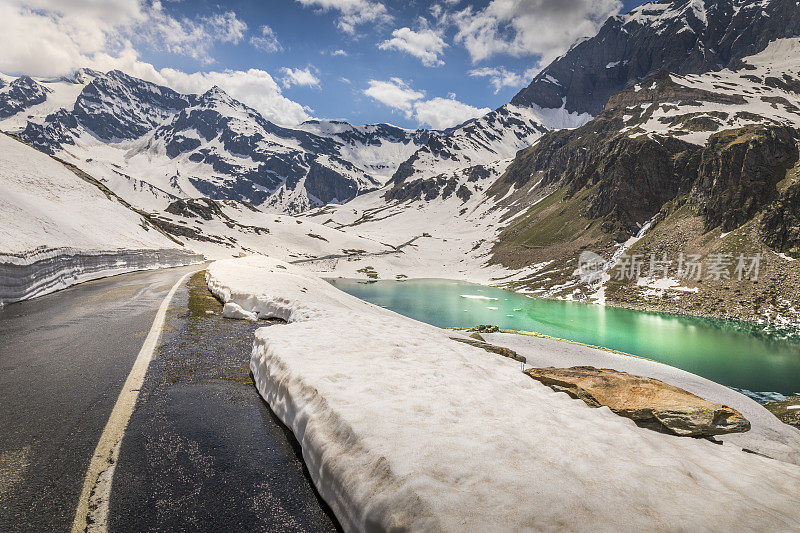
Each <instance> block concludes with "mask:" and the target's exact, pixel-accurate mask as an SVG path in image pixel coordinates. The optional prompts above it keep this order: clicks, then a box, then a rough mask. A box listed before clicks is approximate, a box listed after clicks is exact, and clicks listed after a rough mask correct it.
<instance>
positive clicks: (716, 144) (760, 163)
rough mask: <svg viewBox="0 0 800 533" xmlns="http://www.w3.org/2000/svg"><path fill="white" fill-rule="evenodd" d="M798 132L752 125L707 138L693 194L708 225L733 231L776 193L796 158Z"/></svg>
mask: <svg viewBox="0 0 800 533" xmlns="http://www.w3.org/2000/svg"><path fill="white" fill-rule="evenodd" d="M796 137H797V132H794V131H792V130H790V129H789V128H785V127H769V128H763V127H748V128H742V129H736V130H727V131H723V132H720V133H717V134H714V135H712V136H711V137H710V138H709V141H708V144H707V145H706V146H705V147H704V149H703V152H702V160H701V162H700V167H699V169H698V178H697V183H696V185H695V187H694V191H695V194H693V195H692V202H693V203H696V205H697V206H698V212H699V213H700V214H701V215H703V217H704V218H705V223H706V229H711V228H715V227H717V226H721V227H722V230H723V231H731V230H734V229H736V228H738V227H739V226H741V225H742V224H744V223H745V222H746V221H748V220H750V219H751V218H753V216H754V215H755V214H756V213H757V212H758V211H760V210H761V209H763V208H764V207H765V206H766V205H767V204H768V203H770V202H772V201H773V200H775V199H776V198H777V196H778V192H777V190H776V188H775V186H776V184H777V183H778V182H779V181H781V180H782V179H783V178H784V176H785V175H786V170H787V169H789V168H791V167H792V166H794V164H795V163H796V162H797V160H798V150H797V142H796V140H795V138H796ZM779 209H780V208H778V207H776V208H775V212H777V210H779ZM783 220H785V219H783ZM773 225H776V226H777V225H780V224H776V223H773ZM776 229H778V228H777V227H776ZM784 234H785V233H784ZM777 238H778V239H779V240H780V239H781V238H780V237H777Z"/></svg>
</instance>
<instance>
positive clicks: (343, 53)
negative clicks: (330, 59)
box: [331, 49, 347, 57]
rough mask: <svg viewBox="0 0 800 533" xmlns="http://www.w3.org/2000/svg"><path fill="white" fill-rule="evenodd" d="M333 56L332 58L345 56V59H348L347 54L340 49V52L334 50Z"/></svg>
mask: <svg viewBox="0 0 800 533" xmlns="http://www.w3.org/2000/svg"><path fill="white" fill-rule="evenodd" d="M331 55H332V56H344V57H347V52H345V51H344V50H342V49H339V50H334V51H333V52H331Z"/></svg>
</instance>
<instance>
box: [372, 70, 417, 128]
mask: <svg viewBox="0 0 800 533" xmlns="http://www.w3.org/2000/svg"><path fill="white" fill-rule="evenodd" d="M367 84H368V85H369V87H368V88H366V89H364V94H366V95H367V96H369V97H370V98H372V99H374V100H377V101H378V102H380V103H382V104H383V105H386V106H389V107H391V108H393V109H398V110H400V111H402V112H403V114H405V116H406V118H411V117H412V116H413V114H414V108H413V104H414V102H416V101H417V100H422V99H423V98H425V93H423V92H420V91H416V90H414V89H412V88H411V87H410V86H409V85H408V84H407V83H406V82H404V81H403V80H402V79H400V78H391V79H390V80H388V81H383V80H369V81H368V82H367Z"/></svg>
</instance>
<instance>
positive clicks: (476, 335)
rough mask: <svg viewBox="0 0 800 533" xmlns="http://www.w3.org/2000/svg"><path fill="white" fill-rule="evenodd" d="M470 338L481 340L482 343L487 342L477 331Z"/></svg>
mask: <svg viewBox="0 0 800 533" xmlns="http://www.w3.org/2000/svg"><path fill="white" fill-rule="evenodd" d="M469 338H470V339H475V340H479V341H481V342H486V339H484V338H483V336H482V335H481V334H480V333H478V332H477V331H476V332H475V333H473V334H472V335H470V336H469Z"/></svg>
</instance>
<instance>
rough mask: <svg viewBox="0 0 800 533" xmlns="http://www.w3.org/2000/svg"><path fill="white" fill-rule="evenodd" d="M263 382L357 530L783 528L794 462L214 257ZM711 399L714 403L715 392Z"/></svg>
mask: <svg viewBox="0 0 800 533" xmlns="http://www.w3.org/2000/svg"><path fill="white" fill-rule="evenodd" d="M207 281H208V285H209V287H210V289H211V290H212V292H213V293H214V294H215V295H217V296H218V297H219V298H221V299H222V300H224V301H225V302H226V305H225V313H226V314H227V315H228V316H239V317H246V318H251V319H257V318H266V317H280V318H283V319H284V320H286V321H287V322H288V324H287V325H277V326H270V327H265V328H261V329H259V330H257V332H256V338H255V343H254V346H253V354H252V359H251V365H250V367H251V369H252V372H253V375H254V378H255V382H256V386H257V388H258V390H259V392H260V394H261V395H262V396H263V397H264V399H265V400H266V401H267V402H268V403H269V404H270V406H271V407H272V409H273V411H274V412H275V413H276V414H277V415H278V416H279V417H280V418H281V420H283V421H284V423H286V424H287V425H288V426H289V427H290V428H291V429H292V431H293V432H294V434H295V436H296V437H297V440H298V441H299V442H300V444H301V446H302V450H303V457H304V459H305V461H306V464H307V465H308V469H309V471H310V473H311V476H312V478H313V480H314V482H315V484H316V486H317V488H318V489H319V491H320V493H321V495H322V497H323V498H324V499H325V500H326V501H327V502H328V504H329V505H330V506H331V508H332V509H333V511H334V512H335V514H336V516H337V517H338V519H339V521H340V522H341V524H342V525H343V527H344V528H345V530H347V531H376V530H416V531H418V530H425V531H437V530H440V531H487V530H498V531H509V530H538V531H542V530H573V531H590V530H591V531H597V530H602V531H619V530H710V529H714V530H723V529H734V528H735V529H759V530H763V529H768V528H773V529H777V530H786V529H791V528H793V527H796V525H797V523H798V520H800V506H798V503H800V502H799V501H798V500H799V499H798V494H800V467H798V466H797V465H793V464H789V463H785V462H781V461H777V460H774V459H769V458H766V457H761V456H758V455H753V454H748V453H745V452H743V451H742V450H741V449H740V448H739V447H735V446H732V445H722V446H720V445H717V444H713V443H711V442H708V441H705V440H695V439H690V438H682V437H674V436H669V435H663V434H659V433H655V432H652V431H649V430H645V429H641V428H638V427H637V426H636V425H635V424H634V423H633V422H632V421H631V420H628V419H626V418H621V417H618V416H616V415H614V414H613V413H611V412H610V410H608V409H606V408H600V409H592V408H590V407H588V406H586V405H585V404H584V403H583V402H582V401H580V400H572V399H570V398H569V397H568V396H567V395H566V394H563V393H556V392H554V391H552V390H551V389H550V388H548V387H546V386H544V385H542V384H540V383H538V382H536V381H534V380H532V379H530V378H529V377H528V376H526V375H524V374H523V373H522V372H521V368H520V363H518V362H516V361H512V360H509V359H505V358H503V357H500V356H497V355H494V354H490V353H487V352H485V351H483V350H481V349H479V348H475V347H472V346H468V345H465V344H462V343H457V342H454V341H452V340H451V339H450V338H449V336H450V335H452V334H453V333H452V332H446V331H444V330H440V329H438V328H434V327H432V326H429V325H425V324H421V323H418V322H416V321H414V320H411V319H408V318H405V317H402V316H400V315H397V314H395V313H392V312H390V311H387V310H384V309H381V308H379V307H376V306H373V305H371V304H368V303H366V302H363V301H361V300H358V299H356V298H354V297H351V296H349V295H346V294H344V293H342V292H340V291H338V290H337V289H335V288H334V287H332V286H330V285H329V284H327V283H326V282H325V281H323V280H321V279H319V278H316V277H313V276H311V275H308V274H306V273H304V272H303V271H301V270H299V269H298V268H296V267H292V266H291V265H288V264H285V263H280V262H278V261H275V260H271V259H268V258H264V257H249V258H242V259H231V260H224V261H219V262H216V263H214V264H212V265H211V266H210V267H209V268H208V272H207ZM708 399H709V400H712V401H713V400H714V398H713V397H709V398H708Z"/></svg>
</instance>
